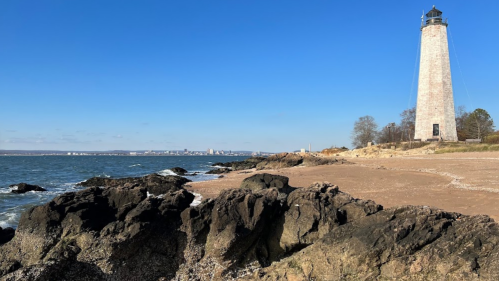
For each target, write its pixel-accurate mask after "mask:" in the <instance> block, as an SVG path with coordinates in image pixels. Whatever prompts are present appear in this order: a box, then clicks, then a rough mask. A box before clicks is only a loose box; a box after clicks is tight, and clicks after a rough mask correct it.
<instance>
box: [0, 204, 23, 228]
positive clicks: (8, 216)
mask: <svg viewBox="0 0 499 281" xmlns="http://www.w3.org/2000/svg"><path fill="white" fill-rule="evenodd" d="M13 209H14V210H11V212H3V213H0V227H1V228H6V227H14V228H15V226H17V222H18V221H19V219H20V218H21V213H20V211H19V210H15V209H16V208H13Z"/></svg>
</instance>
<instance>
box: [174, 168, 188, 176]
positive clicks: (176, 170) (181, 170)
mask: <svg viewBox="0 0 499 281" xmlns="http://www.w3.org/2000/svg"><path fill="white" fill-rule="evenodd" d="M170 170H171V171H172V172H174V173H175V174H177V175H179V176H184V175H185V174H187V170H186V169H184V168H180V167H174V168H171V169H170Z"/></svg>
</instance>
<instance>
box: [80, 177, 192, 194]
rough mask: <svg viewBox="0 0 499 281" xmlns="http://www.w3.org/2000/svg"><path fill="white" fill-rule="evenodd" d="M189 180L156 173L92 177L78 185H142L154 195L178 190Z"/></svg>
mask: <svg viewBox="0 0 499 281" xmlns="http://www.w3.org/2000/svg"><path fill="white" fill-rule="evenodd" d="M188 182H191V180H189V179H186V178H184V177H179V176H161V175H158V174H150V175H147V176H144V177H140V178H121V179H111V178H100V177H94V178H91V179H89V180H86V181H84V182H81V183H79V184H78V185H79V186H86V187H91V186H98V187H101V186H105V187H120V186H123V187H143V188H145V189H146V190H147V191H148V192H149V193H151V194H154V195H159V194H165V193H167V192H171V191H178V190H180V189H181V188H182V185H184V184H185V183H188Z"/></svg>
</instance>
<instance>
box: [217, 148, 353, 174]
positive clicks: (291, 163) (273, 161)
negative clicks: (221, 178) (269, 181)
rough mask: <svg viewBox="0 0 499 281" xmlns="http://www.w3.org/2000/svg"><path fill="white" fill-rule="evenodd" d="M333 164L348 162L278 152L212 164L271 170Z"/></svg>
mask: <svg viewBox="0 0 499 281" xmlns="http://www.w3.org/2000/svg"><path fill="white" fill-rule="evenodd" d="M333 164H350V162H349V161H347V160H345V159H337V158H334V157H319V156H316V155H314V154H312V155H311V154H304V153H287V152H284V153H278V154H274V155H271V156H269V157H267V158H265V157H251V158H248V159H246V160H243V161H234V162H227V163H215V164H213V165H212V166H216V167H224V168H229V169H231V170H232V171H240V170H248V169H257V170H271V169H281V168H290V167H295V166H300V165H301V166H319V165H333ZM213 171H214V172H213V173H222V172H225V171H226V170H223V169H218V170H213ZM215 171H216V172H215Z"/></svg>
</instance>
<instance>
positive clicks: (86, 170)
mask: <svg viewBox="0 0 499 281" xmlns="http://www.w3.org/2000/svg"><path fill="white" fill-rule="evenodd" d="M246 158H248V156H0V227H2V228H5V227H14V228H15V227H16V226H17V224H18V222H19V219H20V217H21V213H22V212H24V211H25V210H27V209H29V208H30V207H32V206H35V205H42V204H45V203H46V202H48V201H50V200H52V199H53V198H54V197H56V196H57V195H59V194H61V193H64V192H69V191H77V190H80V189H83V188H82V187H77V186H76V184H77V183H79V182H82V181H84V180H87V179H89V178H91V177H109V178H122V177H141V176H145V175H148V174H151V173H158V174H160V175H174V173H173V172H172V171H171V170H170V168H173V167H182V168H184V169H186V170H187V171H189V173H194V172H199V173H201V174H198V175H196V176H187V178H189V179H190V180H192V181H205V180H212V179H215V178H217V177H218V176H217V175H205V174H204V172H206V171H209V170H211V169H213V167H211V165H212V164H213V163H216V162H231V161H241V160H244V159H246ZM21 182H25V183H29V184H35V185H39V186H41V187H43V188H45V189H47V191H45V192H33V191H32V192H28V193H24V194H13V193H10V188H9V185H12V184H18V183H21Z"/></svg>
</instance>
